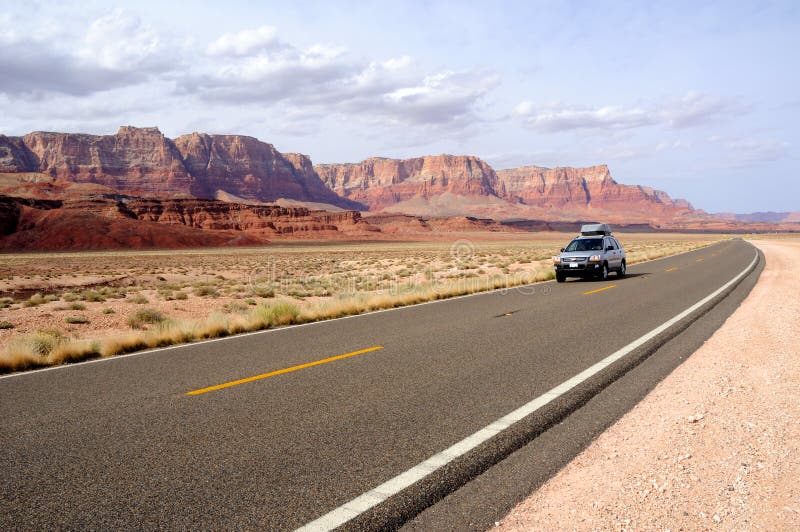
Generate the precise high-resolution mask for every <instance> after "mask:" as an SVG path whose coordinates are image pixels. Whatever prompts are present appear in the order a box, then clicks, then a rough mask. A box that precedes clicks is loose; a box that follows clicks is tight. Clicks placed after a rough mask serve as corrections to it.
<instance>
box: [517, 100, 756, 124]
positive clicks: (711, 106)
mask: <svg viewBox="0 0 800 532" xmlns="http://www.w3.org/2000/svg"><path fill="white" fill-rule="evenodd" d="M746 111H747V109H746V108H745V107H744V106H742V105H741V104H738V103H736V102H733V101H729V100H725V99H722V98H718V97H715V96H711V95H708V94H703V93H698V92H689V93H687V94H686V95H684V96H683V97H680V98H674V99H670V100H664V101H661V102H659V103H656V104H651V105H647V106H635V107H624V106H618V105H607V106H603V107H590V106H584V105H569V104H564V103H557V104H551V105H546V106H536V105H535V104H534V103H533V102H531V101H522V102H520V103H519V104H517V105H516V106H515V107H514V109H513V111H512V116H513V117H516V118H517V119H519V120H521V121H522V123H523V125H525V126H526V127H528V128H530V129H534V130H538V131H543V132H547V133H556V132H563V131H578V130H586V131H593V130H594V131H603V132H607V131H609V130H611V131H614V130H626V129H635V128H641V127H649V126H657V125H661V126H666V127H671V128H688V127H694V126H699V125H704V124H709V123H712V122H716V121H718V120H723V119H725V118H728V117H731V116H734V115H736V114H740V113H742V112H746Z"/></svg>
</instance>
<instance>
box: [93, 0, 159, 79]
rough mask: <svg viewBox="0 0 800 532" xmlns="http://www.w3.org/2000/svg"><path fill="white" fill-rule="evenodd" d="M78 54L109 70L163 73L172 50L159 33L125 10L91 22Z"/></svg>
mask: <svg viewBox="0 0 800 532" xmlns="http://www.w3.org/2000/svg"><path fill="white" fill-rule="evenodd" d="M78 55H79V57H80V58H81V59H83V60H84V61H85V62H86V63H94V64H96V65H97V66H100V67H102V68H107V69H110V70H155V71H164V70H167V69H168V68H169V66H170V62H171V61H170V60H169V59H170V57H171V53H170V50H169V49H168V48H167V47H166V46H164V43H163V42H162V40H161V38H160V37H159V35H158V34H157V33H156V31H155V30H154V29H153V28H151V27H150V26H147V25H146V24H143V23H142V21H141V20H140V19H139V17H135V16H132V15H129V14H127V13H125V12H124V11H122V10H117V11H114V12H113V13H111V14H109V15H106V16H104V17H100V18H98V19H97V20H95V21H94V22H92V23H91V25H90V26H89V29H88V31H87V32H86V37H85V43H84V46H83V47H82V48H81V49H80V50H79V52H78Z"/></svg>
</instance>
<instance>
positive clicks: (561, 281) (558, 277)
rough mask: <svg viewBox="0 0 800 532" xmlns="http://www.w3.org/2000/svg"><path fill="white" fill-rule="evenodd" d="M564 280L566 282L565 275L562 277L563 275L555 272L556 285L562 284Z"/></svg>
mask: <svg viewBox="0 0 800 532" xmlns="http://www.w3.org/2000/svg"><path fill="white" fill-rule="evenodd" d="M566 280H567V276H566V275H564V274H563V273H560V272H556V282H557V283H563V282H564V281H566Z"/></svg>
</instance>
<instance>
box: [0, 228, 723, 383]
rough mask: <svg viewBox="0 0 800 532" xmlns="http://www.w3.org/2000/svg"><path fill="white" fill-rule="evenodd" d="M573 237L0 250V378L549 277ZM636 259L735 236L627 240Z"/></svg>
mask: <svg viewBox="0 0 800 532" xmlns="http://www.w3.org/2000/svg"><path fill="white" fill-rule="evenodd" d="M573 236H574V234H571V233H554V232H547V233H486V232H472V233H471V232H465V233H448V234H447V235H442V236H441V237H440V238H434V239H428V240H426V241H408V242H404V241H394V242H385V241H384V242H349V243H348V242H333V243H331V242H327V243H325V242H318V243H314V242H311V243H309V242H298V243H286V244H280V245H272V246H267V247H255V248H209V249H194V250H148V251H100V252H60V253H19V254H3V255H1V256H0V293H2V298H0V307H2V308H0V371H14V370H20V369H27V368H34V367H39V366H46V365H51V364H59V363H63V362H68V361H75V360H82V359H86V358H93V357H98V356H110V355H115V354H119V353H124V352H130V351H136V350H140V349H145V348H151V347H159V346H165V345H171V344H175V343H182V342H188V341H196V340H201V339H206V338H214V337H219V336H226V335H229V334H234V333H238V332H247V331H252V330H259V329H263V328H268V327H275V326H280V325H286V324H291V323H300V322H306V321H315V320H319V319H328V318H336V317H340V316H345V315H352V314H358V313H362V312H366V311H371V310H378V309H383V308H390V307H395V306H400V305H406V304H413V303H419V302H424V301H430V300H433V299H440V298H444V297H450V296H457V295H463V294H468V293H474V292H479V291H484V290H490V289H498V288H513V287H516V286H520V285H526V284H530V283H535V282H541V281H547V280H550V279H552V278H553V269H552V257H553V256H554V255H555V254H557V253H558V250H559V249H560V248H561V247H563V246H564V245H565V244H566V243H567V242H568V241H569V240H570V238H571V237H573ZM619 238H620V240H621V242H622V243H623V245H624V246H625V247H626V251H627V253H628V261H629V263H630V264H633V263H636V262H641V261H644V260H649V259H655V258H659V257H662V256H666V255H670V254H674V253H680V252H683V251H689V250H691V249H696V248H699V247H702V246H707V245H709V244H711V243H714V242H716V241H719V240H722V239H725V238H728V237H727V236H725V235H710V234H677V233H625V234H620V235H619Z"/></svg>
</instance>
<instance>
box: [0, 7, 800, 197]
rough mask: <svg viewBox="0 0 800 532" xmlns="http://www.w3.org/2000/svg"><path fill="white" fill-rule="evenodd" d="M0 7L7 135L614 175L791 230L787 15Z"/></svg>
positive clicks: (651, 10) (796, 164)
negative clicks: (241, 145)
mask: <svg viewBox="0 0 800 532" xmlns="http://www.w3.org/2000/svg"><path fill="white" fill-rule="evenodd" d="M290 4H292V3H289V2H279V3H278V2H276V3H272V2H242V1H239V2H237V1H232V2H230V1H229V2H226V3H224V4H223V3H219V2H215V3H208V4H206V5H205V6H203V4H201V3H188V2H186V3H181V2H176V3H168V2H163V1H159V2H154V1H138V2H74V3H72V2H36V1H33V2H32V1H24V2H21V1H17V0H11V1H10V2H9V1H6V2H4V9H3V10H2V11H1V12H2V14H0V72H3V75H2V76H0V133H4V134H8V135H18V134H24V133H27V132H29V131H33V130H55V131H72V132H89V133H113V132H114V131H116V129H117V127H118V126H119V125H123V124H130V125H136V126H152V125H157V126H158V127H159V128H161V130H162V131H163V132H164V133H165V134H167V135H168V136H173V137H174V136H177V135H180V134H184V133H188V132H191V131H207V132H212V133H244V134H248V135H253V136H256V137H258V138H260V139H262V140H265V141H267V142H271V143H272V144H274V145H275V146H276V147H277V148H278V149H279V150H281V151H285V152H288V151H299V152H303V153H306V154H308V155H310V156H311V157H312V159H313V160H314V162H318V163H319V162H352V161H358V160H361V159H363V158H366V157H370V156H386V157H410V156H417V155H425V154H438V153H468V154H475V155H478V156H480V157H482V158H484V159H486V160H487V161H488V162H489V163H491V164H492V165H493V166H495V167H496V168H507V167H512V166H519V165H525V164H537V165H541V166H581V165H591V164H600V163H606V164H608V165H609V166H610V168H611V171H612V174H613V175H614V176H615V178H616V179H617V180H618V181H620V182H623V183H630V184H646V185H650V186H654V187H656V188H660V189H663V190H666V191H667V192H669V193H670V194H671V195H672V196H673V197H684V198H686V199H689V200H690V201H692V202H693V203H694V204H695V206H697V207H699V208H704V209H706V210H709V211H712V212H717V211H736V212H752V211H763V210H773V211H788V210H800V184H799V183H800V179H798V170H799V169H800V152H798V149H797V147H798V143H800V138H799V136H798V127H797V124H798V119H799V118H800V69H798V58H799V57H800V56H798V52H799V51H800V3H798V2H740V1H730V2H678V1H674V2H645V1H642V2H488V1H487V2H400V1H396V2H391V3H390V2H332V1H331V2H302V3H301V2H298V3H297V5H293V4H292V5H290Z"/></svg>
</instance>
